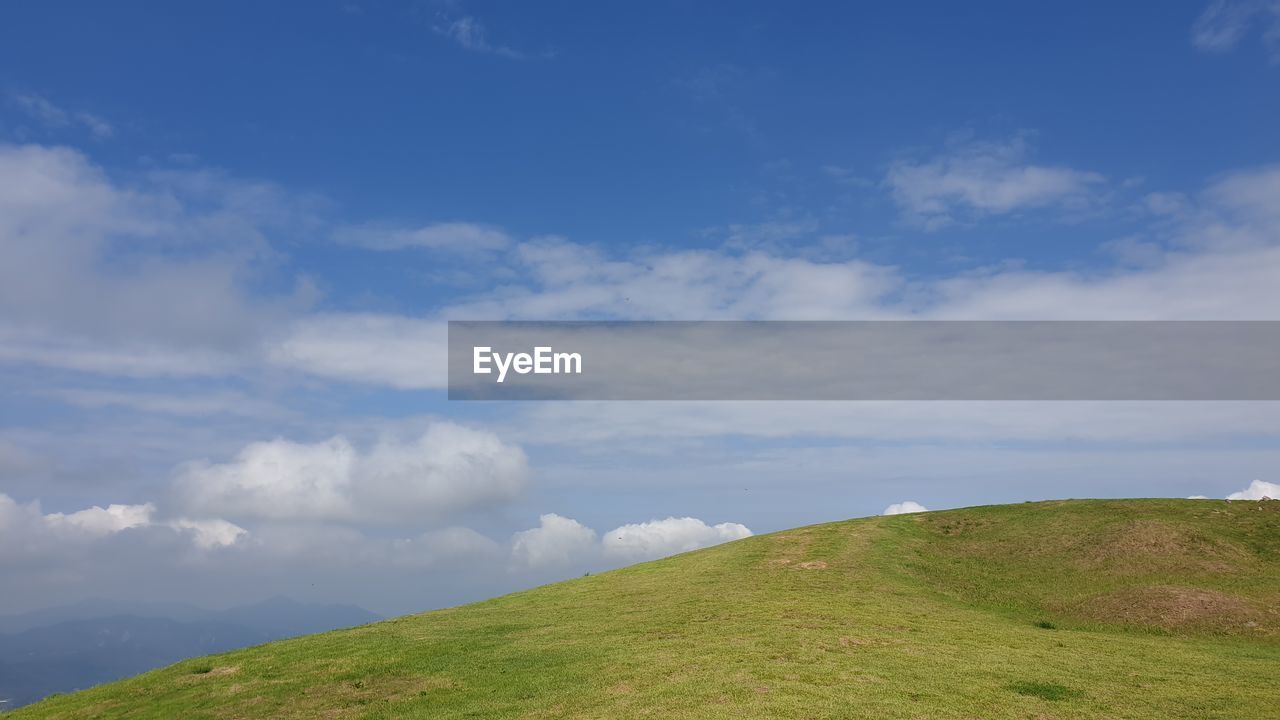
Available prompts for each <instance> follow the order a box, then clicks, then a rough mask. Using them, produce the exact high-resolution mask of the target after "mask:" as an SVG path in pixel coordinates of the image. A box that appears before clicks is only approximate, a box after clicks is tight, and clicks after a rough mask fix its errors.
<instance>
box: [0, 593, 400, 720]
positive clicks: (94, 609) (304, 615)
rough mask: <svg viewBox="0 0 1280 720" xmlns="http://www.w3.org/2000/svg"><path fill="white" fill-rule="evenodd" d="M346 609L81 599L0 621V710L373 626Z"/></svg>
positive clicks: (285, 603) (368, 616)
mask: <svg viewBox="0 0 1280 720" xmlns="http://www.w3.org/2000/svg"><path fill="white" fill-rule="evenodd" d="M381 619H382V618H381V616H379V615H376V614H374V613H371V612H369V611H368V610H365V609H363V608H360V607H356V606H354V605H311V604H306V603H299V602H296V601H294V600H290V599H289V598H284V597H276V598H271V599H270V600H266V601H263V602H260V603H256V604H253V605H245V606H242V607H235V608H231V609H229V610H220V611H213V610H205V609H202V608H198V607H195V606H193V605H182V604H169V603H163V604H162V603H121V602H115V601H109V600H87V601H84V602H80V603H76V604H74V605H66V606H62V607H56V608H48V609H44V610H37V611H34V612H29V613H23V614H20V615H9V616H0V700H8V701H9V702H7V703H4V704H0V710H4V709H10V708H14V707H18V706H20V705H26V704H28V703H32V702H35V701H36V700H39V699H40V698H42V697H45V696H47V695H50V694H52V693H58V692H69V691H72V690H78V689H83V688H87V687H91V686H93V685H98V684H100V683H104V682H108V681H111V680H116V679H119V678H123V677H128V676H130V675H136V674H138V673H141V672H145V671H147V670H151V669H153V668H157V667H163V666H165V665H170V664H172V663H175V662H177V661H179V660H182V659H184V658H189V657H194V656H198V655H207V654H209V653H217V652H223V651H226V650H233V649H235V648H239V647H245V646H249V645H257V644H260V643H264V642H268V641H271V640H279V639H282V638H287V637H293V636H296V635H307V634H310V633H317V632H324V631H326V630H333V629H335V628H341V627H352V626H354V625H363V624H365V623H370V622H374V621H377V620H381Z"/></svg>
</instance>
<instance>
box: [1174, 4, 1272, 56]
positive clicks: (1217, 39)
mask: <svg viewBox="0 0 1280 720" xmlns="http://www.w3.org/2000/svg"><path fill="white" fill-rule="evenodd" d="M1255 26H1261V27H1262V28H1263V30H1262V40H1263V43H1264V44H1265V45H1266V47H1267V51H1268V52H1269V53H1270V55H1271V61H1272V62H1280V2H1277V1H1276V0H1213V2H1211V3H1209V6H1208V7H1206V8H1205V10H1204V12H1203V13H1201V14H1200V16H1199V17H1198V18H1196V21H1195V23H1193V24H1192V26H1191V44H1192V45H1194V46H1195V47H1196V48H1197V49H1199V50H1203V51H1206V52H1225V51H1227V50H1231V49H1234V48H1235V47H1236V46H1237V45H1239V44H1240V41H1241V40H1242V39H1243V38H1244V37H1245V36H1246V35H1248V34H1249V32H1250V31H1251V30H1252V29H1253V28H1254V27H1255Z"/></svg>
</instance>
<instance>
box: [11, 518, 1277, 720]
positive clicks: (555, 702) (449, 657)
mask: <svg viewBox="0 0 1280 720" xmlns="http://www.w3.org/2000/svg"><path fill="white" fill-rule="evenodd" d="M1278 673H1280V502H1275V501H1263V502H1246V501H1239V502H1226V501H1221V500H1217V501H1214V500H1116V501H1096V500H1085V501H1056V502H1042V503H1027V504H1022V505H1007V506H993V507H977V508H968V509H963V510H953V511H946V512H933V513H925V514H918V515H900V516H893V517H873V518H865V519H861V520H850V521H846V522H837V523H830V524H826V525H816V526H812V527H806V528H799V529H796V530H788V531H785V532H780V533H775V534H772V535H763V536H757V537H752V538H748V539H746V540H741V541H738V542H733V543H729V544H727V545H721V546H718V547H714V548H710V549H707V550H702V551H698V552H692V553H687V554H684V555H679V556H676V557H672V558H668V559H665V560H660V561H657V562H651V563H645V564H642V565H636V566H633V567H629V568H625V569H622V570H618V571H615V572H609V573H605V574H601V575H596V576H591V577H584V578H580V579H576V580H571V581H568V582H563V583H559V584H556V585H550V586H546V587H541V588H537V589H534V590H529V591H526V592H520V593H516V594H513V595H508V596H505V597H500V598H497V599H494V600H489V601H485V602H480V603H476V604H473V605H467V606H464V607H458V608H452V609H448V610H440V611H436V612H429V613H424V614H421V615H414V616H408V617H402V618H398V619H395V620H389V621H386V622H380V623H376V624H373V625H366V626H363V627H359V628H354V629H351V630H342V631H337V632H330V633H325V634H322V635H313V636H309V637H303V638H298V639H294V640H287V641H281V642H275V643H270V644H267V645H262V646H259V647H255V648H250V649H246V650H240V651H235V652H230V653H226V654H223V655H216V656H211V657H207V658H201V659H197V660H190V661H185V662H182V663H179V664H177V665H174V666H172V667H169V668H166V669H163V670H157V671H154V672H150V673H147V674H145V675H141V676H139V677H136V678H133V679H130V680H125V681H122V682H117V683H113V684H110V685H105V686H102V687H98V688H94V689H92V690H88V691H85V692H80V693H75V694H72V695H65V696H59V697H54V698H50V699H48V700H46V701H44V702H41V703H38V704H35V705H32V706H29V707H27V708H22V709H20V710H18V711H16V712H14V713H12V715H11V716H7V717H12V718H13V719H14V720H19V719H21V720H27V719H29V718H66V719H70V718H188V719H194V718H432V719H433V720H434V719H440V718H565V717H568V718H629V717H653V718H699V719H700V718H743V717H770V718H773V717H777V718H804V719H806V720H807V719H810V718H827V717H832V718H836V717H838V718H1020V719H1026V718H1042V719H1046V720H1047V719H1049V718H1054V719H1057V720H1066V719H1068V718H1107V719H1111V718H1159V719H1161V720H1165V719H1167V718H1230V719H1231V720H1244V719H1246V718H1267V719H1268V720H1271V719H1274V718H1276V717H1278V715H1277V712H1278V710H1277V709H1278V708H1280V681H1278V680H1280V675H1278Z"/></svg>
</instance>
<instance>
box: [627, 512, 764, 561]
mask: <svg viewBox="0 0 1280 720" xmlns="http://www.w3.org/2000/svg"><path fill="white" fill-rule="evenodd" d="M750 536H751V530H749V529H747V527H746V526H745V525H740V524H738V523H720V524H718V525H707V524H706V523H705V522H703V521H701V520H699V519H697V518H691V517H683V518H676V517H669V518H667V519H665V520H651V521H649V522H644V523H637V524H630V525H623V526H621V527H617V528H614V529H613V530H610V531H609V532H607V533H605V535H604V538H603V540H602V543H603V545H604V554H605V556H606V557H609V558H616V559H620V560H626V561H628V562H636V561H639V560H652V559H654V558H660V557H666V556H668V555H675V554H676V553H682V552H688V551H690V550H697V549H699V548H704V547H709V546H711V545H719V544H720V543H724V542H729V541H731V540H740V539H742V538H745V537H750Z"/></svg>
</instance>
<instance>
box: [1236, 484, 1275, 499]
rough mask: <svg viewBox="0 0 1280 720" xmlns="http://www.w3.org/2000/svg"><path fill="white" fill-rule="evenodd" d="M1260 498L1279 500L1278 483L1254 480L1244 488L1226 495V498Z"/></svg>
mask: <svg viewBox="0 0 1280 720" xmlns="http://www.w3.org/2000/svg"><path fill="white" fill-rule="evenodd" d="M1262 498H1271V499H1272V500H1280V483H1273V482H1266V481H1264V480H1254V481H1253V482H1251V483H1249V487H1247V488H1245V489H1244V490H1241V491H1239V492H1233V493H1231V494H1230V495H1228V496H1227V499H1228V500H1261V499H1262Z"/></svg>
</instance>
